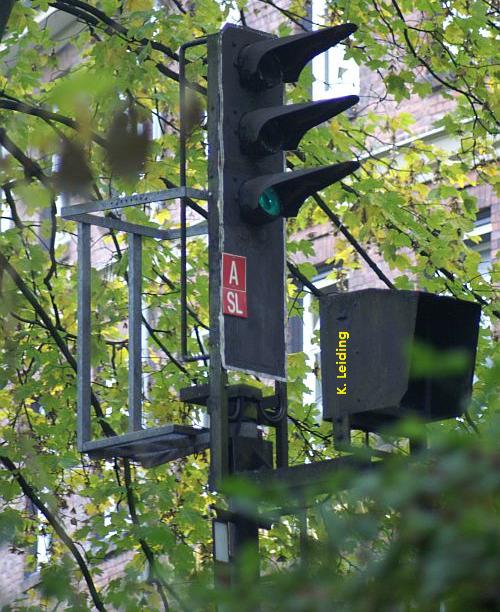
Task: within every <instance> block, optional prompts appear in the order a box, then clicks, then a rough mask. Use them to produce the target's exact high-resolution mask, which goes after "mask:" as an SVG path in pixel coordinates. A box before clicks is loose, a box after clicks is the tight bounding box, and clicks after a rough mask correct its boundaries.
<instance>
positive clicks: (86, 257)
mask: <svg viewBox="0 0 500 612" xmlns="http://www.w3.org/2000/svg"><path fill="white" fill-rule="evenodd" d="M90 265H91V264H90V225H88V224H87V223H79V224H78V298H77V299H78V309H77V320H78V337H77V353H78V355H77V414H78V417H77V445H78V449H79V450H80V451H81V450H82V449H83V446H84V444H85V443H86V442H88V441H89V440H90V437H91V430H90V333H91V327H90V326H91V322H90V296H91V281H90V274H91V267H90Z"/></svg>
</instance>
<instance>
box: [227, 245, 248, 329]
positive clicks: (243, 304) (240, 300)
mask: <svg viewBox="0 0 500 612" xmlns="http://www.w3.org/2000/svg"><path fill="white" fill-rule="evenodd" d="M246 291H247V258H246V257H241V255H232V254H231V253H222V312H223V314H226V315H231V316H233V317H242V318H243V319H246V318H247V317H248V313H247V293H246Z"/></svg>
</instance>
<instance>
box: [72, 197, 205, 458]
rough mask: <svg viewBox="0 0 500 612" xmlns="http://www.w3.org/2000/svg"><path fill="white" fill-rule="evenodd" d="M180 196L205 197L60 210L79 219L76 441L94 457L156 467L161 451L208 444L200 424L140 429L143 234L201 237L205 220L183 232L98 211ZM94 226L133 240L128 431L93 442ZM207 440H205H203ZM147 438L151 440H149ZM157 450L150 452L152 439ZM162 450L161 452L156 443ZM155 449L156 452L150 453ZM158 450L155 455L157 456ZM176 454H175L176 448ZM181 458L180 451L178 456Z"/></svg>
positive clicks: (127, 199) (138, 200)
mask: <svg viewBox="0 0 500 612" xmlns="http://www.w3.org/2000/svg"><path fill="white" fill-rule="evenodd" d="M176 198H196V199H201V200H207V199H208V194H207V192H206V191H201V190H198V189H188V188H186V187H180V188H177V189H166V190H162V191H155V192H150V193H144V194H138V195H132V196H125V197H118V198H111V199H109V200H101V201H92V202H86V203H83V204H76V205H74V206H67V207H65V208H63V209H62V211H61V216H62V217H63V218H64V219H67V220H72V221H76V222H77V223H78V298H77V299H78V313H77V319H78V337H77V352H78V357H77V364H78V375H77V412H78V418H77V444H78V449H79V450H80V451H81V452H88V453H89V454H90V455H91V456H101V457H104V456H110V453H111V454H112V455H113V456H128V457H130V458H135V459H138V460H139V461H141V462H143V464H144V465H146V464H149V465H153V464H154V462H155V458H154V457H155V456H156V459H158V455H159V454H160V455H162V456H164V455H165V454H167V455H168V453H170V454H172V452H174V450H175V449H173V448H172V447H173V446H174V447H175V448H179V449H180V448H181V447H190V448H192V447H196V448H198V447H200V448H201V447H205V448H206V447H207V446H208V437H207V436H206V435H205V434H206V430H202V429H199V428H193V427H186V426H179V425H168V426H165V427H160V428H152V429H148V430H143V429H142V397H141V395H142V393H141V392H142V365H141V344H142V343H141V340H142V316H141V294H142V239H143V237H149V238H155V239H159V240H175V239H178V238H181V234H184V239H185V238H186V237H187V236H198V235H201V234H205V233H207V229H208V227H207V224H206V223H200V224H197V225H194V226H191V227H184V230H183V231H181V230H180V229H174V230H162V229H158V228H155V227H149V226H142V225H137V224H135V223H129V222H127V221H122V220H121V219H115V218H111V217H101V216H97V215H95V214H91V213H96V212H103V211H107V210H112V209H116V208H123V207H126V206H137V205H142V204H146V203H150V202H157V201H160V200H171V199H176ZM91 225H97V226H100V227H106V228H109V229H114V230H117V231H123V232H126V233H127V235H128V244H129V267H128V294H129V305H128V327H129V376H128V402H129V406H128V408H129V415H128V417H129V418H128V421H129V427H128V429H129V433H128V434H125V435H122V436H113V437H111V438H107V439H106V438H105V439H102V440H97V441H93V440H92V427H91V393H92V391H91V366H90V364H91V341H90V339H91V329H92V325H91ZM198 434H200V435H201V434H203V436H204V437H203V439H200V440H198V441H197V442H196V441H195V442H193V441H191V442H190V443H189V444H186V443H184V444H181V443H180V442H179V439H180V438H182V437H186V436H188V437H191V438H192V437H193V436H195V437H196V436H197V435H198ZM205 438H206V439H205ZM146 440H148V441H149V444H147V443H146ZM153 441H154V442H155V444H154V446H155V448H156V449H157V450H156V451H153V450H152V446H151V445H152V443H153ZM159 443H161V444H160V446H162V451H161V452H160V451H159V450H158V444H159ZM152 453H153V454H152ZM155 453H156V455H155ZM174 454H175V452H174ZM177 456H180V455H177Z"/></svg>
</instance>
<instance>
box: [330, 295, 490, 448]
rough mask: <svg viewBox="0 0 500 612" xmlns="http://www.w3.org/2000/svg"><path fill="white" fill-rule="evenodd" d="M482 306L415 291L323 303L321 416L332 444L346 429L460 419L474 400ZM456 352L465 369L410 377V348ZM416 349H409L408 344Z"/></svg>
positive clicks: (339, 298)
mask: <svg viewBox="0 0 500 612" xmlns="http://www.w3.org/2000/svg"><path fill="white" fill-rule="evenodd" d="M480 315H481V309H480V307H479V306H478V305H477V304H475V303H472V302H466V301H463V300H458V299H455V298H450V297H444V296H438V295H433V294H430V293H423V292H419V291H395V290H385V289H366V290H363V291H354V292H351V293H331V294H327V295H325V296H324V297H322V298H321V299H320V318H321V371H322V387H323V418H324V419H325V420H328V421H334V431H335V439H336V442H339V441H341V439H342V438H343V439H344V440H346V441H347V438H348V436H349V431H350V429H361V430H364V431H378V430H379V429H380V428H381V427H384V426H385V425H387V424H390V423H391V422H394V421H395V420H396V419H399V418H401V417H404V416H407V415H409V414H416V415H418V416H419V417H420V418H422V419H423V420H424V421H434V420H441V419H448V418H453V417H456V416H459V415H460V414H462V413H463V410H464V407H465V405H466V402H467V400H468V399H469V397H470V394H471V388H472V377H473V372H474V362H475V356H476V346H477V338H478V330H479V319H480ZM416 343H418V344H420V345H423V346H424V347H428V348H429V349H431V350H432V351H450V350H461V351H464V353H465V354H466V362H467V364H466V367H465V368H462V369H461V370H460V371H459V372H458V371H456V372H454V373H452V374H450V373H447V374H444V375H441V376H438V375H436V376H431V375H422V376H420V377H417V376H413V375H412V372H413V367H412V366H413V365H415V364H414V363H412V360H414V357H412V354H414V353H413V351H412V348H413V346H414V345H415V344H416ZM412 345H413V346H412Z"/></svg>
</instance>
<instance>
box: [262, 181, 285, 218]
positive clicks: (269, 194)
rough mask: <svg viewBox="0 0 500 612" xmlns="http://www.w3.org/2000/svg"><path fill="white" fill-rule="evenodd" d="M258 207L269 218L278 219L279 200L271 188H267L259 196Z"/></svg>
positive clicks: (279, 210) (279, 212) (279, 211)
mask: <svg viewBox="0 0 500 612" xmlns="http://www.w3.org/2000/svg"><path fill="white" fill-rule="evenodd" d="M259 206H260V207H261V208H262V210H264V211H265V212H266V213H267V214H268V215H269V216H270V217H279V216H280V214H281V202H280V198H279V196H278V194H277V193H276V191H275V190H274V189H273V188H272V187H269V188H268V189H266V190H265V191H263V192H262V193H261V194H260V196H259Z"/></svg>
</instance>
